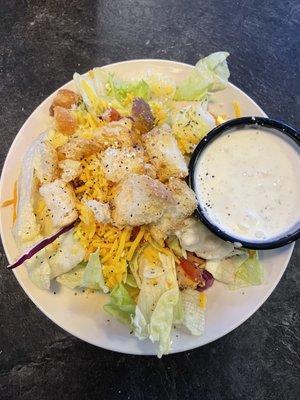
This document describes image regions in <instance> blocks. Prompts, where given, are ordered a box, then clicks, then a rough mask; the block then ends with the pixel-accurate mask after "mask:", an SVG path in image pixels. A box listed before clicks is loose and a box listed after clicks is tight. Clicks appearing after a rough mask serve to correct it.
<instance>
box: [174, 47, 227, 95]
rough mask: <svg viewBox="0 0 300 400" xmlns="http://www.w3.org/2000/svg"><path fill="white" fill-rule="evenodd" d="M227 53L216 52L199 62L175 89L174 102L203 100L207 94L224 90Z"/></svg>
mask: <svg viewBox="0 0 300 400" xmlns="http://www.w3.org/2000/svg"><path fill="white" fill-rule="evenodd" d="M228 56H229V53H227V52H217V53H213V54H210V55H209V56H207V57H205V58H203V59H201V60H199V61H198V62H197V64H196V66H195V68H194V70H193V71H192V72H191V73H190V75H189V76H188V77H187V78H186V79H184V80H183V81H182V82H181V83H180V84H179V85H178V86H177V89H176V93H175V97H174V99H175V100H203V99H205V98H206V97H207V94H208V93H209V92H214V91H217V90H221V89H224V88H225V87H226V85H227V82H228V78H229V69H228V66H227V62H226V58H227V57H228Z"/></svg>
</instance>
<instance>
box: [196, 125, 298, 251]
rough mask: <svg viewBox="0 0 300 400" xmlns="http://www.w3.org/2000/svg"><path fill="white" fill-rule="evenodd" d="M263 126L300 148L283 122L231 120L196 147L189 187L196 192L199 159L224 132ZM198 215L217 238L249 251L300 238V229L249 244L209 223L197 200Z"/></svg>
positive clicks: (272, 247)
mask: <svg viewBox="0 0 300 400" xmlns="http://www.w3.org/2000/svg"><path fill="white" fill-rule="evenodd" d="M251 125H252V126H253V125H255V126H261V127H267V128H272V129H275V130H277V131H280V132H281V133H283V134H285V135H287V136H289V137H290V138H291V139H292V140H293V141H294V142H295V143H296V144H297V145H298V146H299V147H300V134H299V133H298V132H297V131H296V130H295V129H293V128H292V127H290V126H289V125H286V124H284V123H282V122H279V121H276V120H273V119H269V118H265V117H242V118H236V119H232V120H229V121H227V122H224V123H223V124H221V125H218V126H217V127H216V128H214V129H213V130H211V131H210V132H209V133H208V134H207V135H206V136H205V137H204V138H203V139H202V140H201V142H200V143H198V145H197V146H196V148H195V150H194V152H193V154H192V157H191V159H190V162H189V186H190V187H191V188H192V189H193V190H194V191H195V179H194V178H195V174H194V172H195V167H196V164H197V161H198V158H199V156H200V154H201V153H202V152H203V150H204V149H205V148H206V146H207V145H208V144H210V143H211V142H213V141H214V140H215V139H216V138H217V137H219V136H220V135H221V134H223V133H224V132H226V131H228V130H231V129H232V128H236V127H245V126H251ZM196 214H197V216H198V218H199V219H200V220H201V221H202V222H203V224H204V225H206V226H207V227H208V228H209V229H210V230H211V231H212V232H213V233H215V234H216V235H217V236H219V237H220V238H222V239H224V240H226V241H229V242H232V243H239V244H241V245H242V247H245V248H248V249H253V250H267V249H275V248H278V247H282V246H285V245H287V244H289V243H292V242H294V241H296V240H297V239H299V238H300V228H299V229H296V230H295V231H294V232H292V233H290V234H288V235H285V236H284V237H280V238H279V239H275V240H271V241H268V242H249V241H245V240H241V239H240V238H238V237H234V236H232V235H229V234H227V233H226V232H224V231H223V230H221V229H220V228H219V227H218V226H217V225H215V224H213V223H212V222H211V221H209V220H208V219H207V218H206V216H205V213H204V212H203V210H202V208H201V206H200V204H199V202H198V199H197V209H196Z"/></svg>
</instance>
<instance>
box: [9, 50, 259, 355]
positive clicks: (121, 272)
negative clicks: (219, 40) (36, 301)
mask: <svg viewBox="0 0 300 400" xmlns="http://www.w3.org/2000/svg"><path fill="white" fill-rule="evenodd" d="M228 55H229V54H228V53H225V52H218V53H213V54H211V55H209V56H208V57H206V58H204V59H201V60H200V61H199V62H198V63H197V64H196V66H195V67H194V69H193V70H192V72H191V73H190V74H189V75H188V76H187V77H186V78H185V79H184V80H183V81H182V82H180V83H179V84H177V85H176V84H175V83H174V82H172V81H171V80H170V79H169V78H168V77H165V76H158V75H151V74H148V75H147V76H145V77H143V79H139V80H130V81H124V80H121V79H120V78H119V77H118V76H116V75H114V74H111V73H108V72H106V71H104V70H103V69H101V68H94V69H93V70H91V71H89V72H88V73H87V74H85V75H79V74H77V73H75V74H74V83H75V86H76V90H75V91H72V90H69V89H61V90H59V91H58V92H57V93H56V95H55V97H54V99H53V102H52V105H51V107H50V110H49V112H50V115H51V117H52V125H51V126H49V129H48V130H47V131H46V132H43V133H41V134H40V135H39V136H38V138H37V139H36V140H35V141H34V142H33V143H32V145H31V146H30V148H29V149H28V150H27V152H26V154H25V156H24V159H23V164H22V169H21V173H20V176H19V179H18V185H17V188H15V196H14V197H15V199H13V200H11V201H7V202H5V204H4V205H11V204H13V205H14V207H15V211H14V226H13V236H14V238H15V241H16V244H17V246H18V249H19V251H20V254H21V255H20V258H19V259H18V260H17V261H16V262H15V263H14V264H12V265H11V266H9V268H14V267H17V266H18V265H21V264H23V263H24V264H25V266H26V268H27V271H28V276H29V277H30V279H31V280H32V282H33V283H34V284H35V285H36V286H38V287H39V288H40V289H44V290H51V282H52V281H53V280H56V281H57V282H59V283H60V284H61V285H64V286H67V287H68V288H70V289H75V288H85V290H91V291H101V292H103V293H105V294H106V295H107V303H106V304H105V305H104V310H105V311H106V312H107V313H108V314H110V315H112V316H113V317H115V318H117V319H118V320H119V321H120V322H121V323H124V324H126V325H128V329H129V330H130V331H132V332H133V333H134V334H135V336H136V337H137V338H138V339H141V340H145V339H150V340H151V341H152V342H155V343H157V349H158V350H157V354H158V356H159V357H161V356H162V355H163V354H166V353H168V352H169V351H170V348H171V332H172V327H173V325H174V324H176V327H179V326H181V327H182V329H185V330H188V331H189V332H190V334H192V335H202V334H203V331H204V325H205V308H206V302H207V296H206V293H207V291H209V288H210V287H211V286H212V285H213V283H214V281H215V280H217V281H220V282H223V283H224V284H226V285H227V286H228V288H229V289H237V288H241V287H244V286H249V285H258V284H260V283H261V282H262V278H263V271H262V267H261V264H260V262H259V258H258V254H257V252H255V251H251V250H246V249H243V248H236V247H235V246H234V244H232V243H229V242H225V241H223V240H221V239H220V238H218V237H217V236H215V235H214V234H213V233H211V232H210V231H209V230H208V229H207V228H206V227H205V226H204V225H203V224H202V223H201V222H200V221H199V220H198V219H197V218H196V217H195V216H193V214H194V211H195V209H196V198H195V194H194V192H193V191H192V190H191V189H190V188H189V186H188V185H187V183H186V180H185V179H186V177H187V175H188V167H187V166H188V162H189V158H190V156H191V153H192V152H193V150H194V148H195V147H196V145H197V144H198V143H199V141H201V140H202V139H203V137H204V136H205V135H206V134H207V133H208V132H209V131H210V130H211V129H212V128H214V127H215V126H216V125H218V124H219V123H221V122H223V121H224V119H226V116H224V115H222V116H220V115H213V114H212V113H211V112H210V111H209V103H210V95H211V93H212V92H215V91H218V90H222V89H224V88H226V85H227V83H228V78H229V70H228V66H227V62H226V59H227V57H228ZM234 107H235V108H236V111H237V112H238V111H239V110H238V105H237V104H235V105H234ZM16 199H17V201H16Z"/></svg>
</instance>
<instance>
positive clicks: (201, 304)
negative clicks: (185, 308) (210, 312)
mask: <svg viewBox="0 0 300 400" xmlns="http://www.w3.org/2000/svg"><path fill="white" fill-rule="evenodd" d="M206 302H207V296H206V294H205V293H204V292H201V293H199V307H200V308H201V309H202V310H205V309H206Z"/></svg>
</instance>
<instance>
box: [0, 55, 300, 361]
mask: <svg viewBox="0 0 300 400" xmlns="http://www.w3.org/2000/svg"><path fill="white" fill-rule="evenodd" d="M149 62H154V63H160V64H161V63H166V64H174V65H180V66H184V67H188V68H189V69H192V68H193V67H194V66H193V65H191V64H188V63H184V62H180V61H174V60H168V59H157V58H138V59H131V60H124V61H117V62H114V63H110V64H106V65H103V66H101V67H100V68H104V69H108V68H110V67H113V66H117V65H123V64H131V63H145V64H147V63H149ZM86 73H87V72H85V73H83V74H81V75H85V74H86ZM72 82H73V79H71V80H69V81H68V82H66V83H64V84H63V85H61V86H60V87H59V88H57V89H55V90H54V91H53V92H52V93H50V94H49V95H48V96H47V97H46V98H45V99H44V100H43V101H42V102H41V103H40V104H39V105H38V106H37V107H36V108H35V109H34V110H33V111H32V112H31V113H30V115H29V116H28V117H27V118H26V120H25V122H24V123H23V124H22V126H21V128H20V129H19V130H18V133H17V134H16V136H15V137H14V140H13V141H12V143H11V145H10V148H9V150H8V152H7V155H6V157H5V160H4V163H3V166H2V171H1V177H0V195H1V194H2V191H3V176H4V174H5V171H6V169H7V164H8V160H9V159H10V157H11V153H12V148H13V147H14V145H15V142H16V141H17V139H18V137H19V135H21V134H22V131H23V130H24V129H25V126H26V124H27V123H28V121H29V120H30V119H31V117H32V114H33V113H34V112H36V111H37V110H39V109H40V108H42V107H43V105H44V104H45V103H46V102H47V101H48V99H49V98H50V97H51V96H53V94H54V93H55V92H57V91H58V90H60V89H62V88H64V87H65V86H68V85H70V84H71V83H72ZM228 85H229V86H231V87H232V88H234V89H235V90H236V91H237V92H240V93H241V94H242V95H243V96H245V98H247V100H248V101H249V102H250V103H252V104H254V105H255V106H256V107H257V108H258V109H259V110H260V112H261V113H262V114H263V115H264V117H267V114H266V113H265V112H264V111H263V109H262V108H261V107H260V106H259V105H258V104H257V103H256V102H255V101H254V100H253V99H252V98H251V97H250V96H249V95H248V94H247V93H245V92H244V91H243V90H242V89H240V88H239V87H237V86H236V85H234V84H233V83H231V82H228ZM4 231H5V229H4V226H3V218H2V212H0V235H1V241H2V245H3V248H4V252H5V256H6V258H7V259H8V261H9V263H11V262H12V257H11V256H10V255H9V252H8V248H7V243H6V242H5V241H4V240H3V233H4ZM294 246H295V243H292V244H289V245H287V246H286V247H289V251H288V254H287V261H286V262H285V264H284V265H283V268H282V272H281V274H280V275H279V276H278V277H277V279H276V281H274V283H273V284H272V287H271V288H270V289H269V291H267V292H266V293H265V295H264V296H263V299H262V300H261V301H260V302H259V304H258V305H257V306H256V307H255V308H254V309H252V310H251V311H250V312H249V313H247V314H246V315H245V316H244V317H243V318H242V319H241V320H240V321H239V322H238V323H236V324H235V325H233V327H230V328H229V329H227V330H225V332H222V333H221V334H219V335H216V336H215V337H213V338H212V339H210V340H208V341H206V343H205V344H200V345H197V344H195V345H192V346H190V345H185V346H181V348H180V349H178V350H177V349H171V351H170V353H169V354H175V353H181V352H184V351H189V350H194V349H196V348H200V347H203V346H206V345H207V344H209V343H211V342H214V341H216V340H218V339H220V338H222V337H224V336H226V335H227V334H228V333H230V332H232V331H234V330H235V329H237V328H238V327H239V326H240V325H242V324H243V323H244V322H245V321H246V320H247V319H249V318H250V317H251V316H252V315H253V314H254V313H255V312H256V311H257V310H258V309H259V308H260V307H261V306H262V305H263V304H264V303H265V302H266V300H267V299H268V297H269V296H270V295H271V294H272V293H273V291H274V290H275V289H276V287H277V285H278V283H279V282H280V280H281V278H282V276H283V274H284V272H285V270H286V268H287V266H288V264H289V261H290V259H291V256H292V252H293V250H294ZM13 274H14V277H15V278H16V280H17V282H18V283H19V285H20V286H21V288H22V289H23V291H24V292H25V294H26V295H27V296H28V297H29V299H30V300H31V301H32V302H33V304H34V305H35V306H36V307H37V308H38V309H39V310H40V311H41V312H42V313H43V314H44V315H45V316H46V317H47V318H49V319H50V320H51V321H52V322H53V323H55V324H56V325H57V326H58V327H59V328H60V329H62V330H63V331H64V332H67V333H68V334H71V335H72V336H74V337H76V338H78V339H80V340H82V341H84V342H86V343H89V344H91V345H93V346H95V347H98V348H102V349H105V350H110V351H114V352H117V353H120V354H130V355H138V356H152V355H156V353H155V352H153V351H150V352H145V353H138V352H136V351H131V350H126V351H121V350H118V349H117V350H116V349H113V348H112V347H109V346H106V345H101V346H99V344H97V343H95V342H94V343H93V341H91V340H87V339H85V338H83V337H81V335H80V334H78V333H74V332H73V331H72V329H70V330H67V329H65V328H64V327H63V326H62V325H61V324H60V323H59V322H58V321H57V320H56V317H55V316H54V317H53V316H52V315H50V313H48V311H46V310H45V309H44V308H43V306H41V305H40V304H39V303H38V301H36V300H35V299H34V298H33V296H32V295H31V293H30V291H28V290H27V289H25V287H24V285H23V282H22V280H21V279H20V278H19V277H18V275H17V273H16V271H15V270H13ZM137 340H138V339H137ZM187 343H188V342H187Z"/></svg>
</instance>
